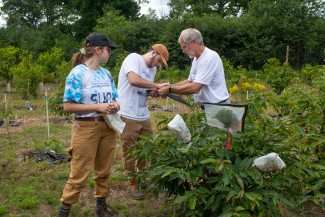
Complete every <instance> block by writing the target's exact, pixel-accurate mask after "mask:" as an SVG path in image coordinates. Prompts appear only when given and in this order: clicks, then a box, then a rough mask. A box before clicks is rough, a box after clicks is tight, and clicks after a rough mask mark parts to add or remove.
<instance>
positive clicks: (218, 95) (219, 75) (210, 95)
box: [188, 47, 229, 105]
mask: <svg viewBox="0 0 325 217" xmlns="http://www.w3.org/2000/svg"><path fill="white" fill-rule="evenodd" d="M188 80H189V81H192V82H197V83H200V84H203V87H202V89H201V90H200V92H199V93H197V94H194V101H195V102H196V103H197V104H198V105H203V103H204V102H210V103H218V102H221V101H223V100H226V99H228V98H229V93H228V90H227V87H226V80H225V75H224V70H223V64H222V61H221V59H220V56H219V55H218V53H217V52H215V51H213V50H211V49H209V48H207V47H205V48H204V51H203V53H202V54H201V56H200V57H199V59H197V58H194V60H193V62H192V67H191V71H190V75H189V77H188Z"/></svg>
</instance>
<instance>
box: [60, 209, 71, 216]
mask: <svg viewBox="0 0 325 217" xmlns="http://www.w3.org/2000/svg"><path fill="white" fill-rule="evenodd" d="M68 216H69V212H62V211H61V210H60V211H59V217H68Z"/></svg>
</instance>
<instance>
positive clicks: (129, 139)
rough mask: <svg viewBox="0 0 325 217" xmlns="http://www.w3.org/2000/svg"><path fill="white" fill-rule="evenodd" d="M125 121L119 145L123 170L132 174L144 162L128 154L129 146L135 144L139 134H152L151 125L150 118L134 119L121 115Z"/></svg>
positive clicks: (139, 168)
mask: <svg viewBox="0 0 325 217" xmlns="http://www.w3.org/2000/svg"><path fill="white" fill-rule="evenodd" d="M121 119H122V121H124V122H125V123H126V125H125V128H124V131H123V133H122V134H121V136H120V138H121V146H122V150H123V162H124V171H125V172H126V173H127V174H134V173H136V172H137V170H141V169H142V168H144V167H145V165H146V162H145V160H144V159H142V158H138V159H136V160H134V159H132V158H131V157H130V156H129V148H130V147H131V146H133V145H136V143H137V141H138V140H139V136H140V135H152V134H153V131H152V125H151V121H150V119H147V120H145V121H136V120H132V119H128V118H125V117H121Z"/></svg>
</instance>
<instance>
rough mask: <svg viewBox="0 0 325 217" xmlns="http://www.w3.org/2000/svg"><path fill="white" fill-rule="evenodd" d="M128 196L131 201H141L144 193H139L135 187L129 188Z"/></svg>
mask: <svg viewBox="0 0 325 217" xmlns="http://www.w3.org/2000/svg"><path fill="white" fill-rule="evenodd" d="M129 194H130V196H131V198H132V199H134V200H143V199H144V193H143V192H142V191H139V190H138V189H137V188H136V186H132V185H131V186H129Z"/></svg>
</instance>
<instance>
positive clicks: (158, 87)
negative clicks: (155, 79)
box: [156, 82, 170, 89]
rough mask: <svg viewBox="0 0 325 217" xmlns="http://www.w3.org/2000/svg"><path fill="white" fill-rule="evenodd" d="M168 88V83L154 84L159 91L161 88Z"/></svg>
mask: <svg viewBox="0 0 325 217" xmlns="http://www.w3.org/2000/svg"><path fill="white" fill-rule="evenodd" d="M166 86H167V87H169V86H170V83H169V82H168V83H160V84H156V88H157V89H160V88H162V87H166Z"/></svg>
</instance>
